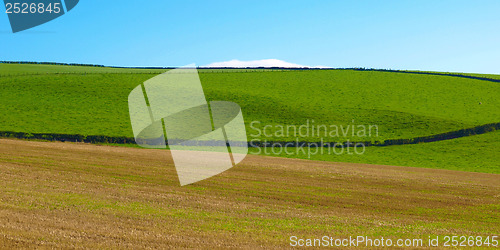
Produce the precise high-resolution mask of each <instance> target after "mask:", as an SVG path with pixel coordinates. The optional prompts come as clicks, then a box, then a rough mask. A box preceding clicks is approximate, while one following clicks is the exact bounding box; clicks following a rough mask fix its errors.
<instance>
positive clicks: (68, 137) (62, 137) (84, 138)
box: [0, 123, 500, 147]
mask: <svg viewBox="0 0 500 250" xmlns="http://www.w3.org/2000/svg"><path fill="white" fill-rule="evenodd" d="M495 130H500V123H490V124H485V125H481V126H477V127H473V128H466V129H461V130H457V131H451V132H446V133H441V134H436V135H429V136H421V137H416V138H410V139H389V140H385V141H382V142H380V141H376V142H372V141H365V142H349V143H347V142H305V141H303V142H301V141H299V142H297V141H266V142H262V141H253V142H248V146H249V147H270V146H273V147H276V146H278V145H281V146H283V147H335V146H337V147H340V146H343V147H354V146H355V144H357V143H362V144H363V145H364V146H365V147H369V146H378V147H382V146H391V145H406V144H418V143H426V142H436V141H444V140H451V139H456V138H461V137H466V136H471V135H479V134H485V133H488V132H493V131H495ZM0 137H3V138H18V139H35V140H48V141H63V142H64V141H71V142H86V143H111V144H135V143H136V141H135V139H134V138H133V137H125V136H105V135H78V134H55V133H25V132H9V131H0ZM158 139H159V140H162V141H163V138H158ZM152 140H153V141H157V139H152ZM200 143H201V144H199V143H197V144H196V145H197V146H215V145H219V146H220V145H224V144H225V142H222V144H221V142H216V141H207V142H200ZM239 143H240V144H241V143H243V142H239ZM153 144H155V143H153ZM167 145H168V143H167Z"/></svg>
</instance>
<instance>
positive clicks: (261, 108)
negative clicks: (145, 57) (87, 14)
mask: <svg viewBox="0 0 500 250" xmlns="http://www.w3.org/2000/svg"><path fill="white" fill-rule="evenodd" d="M28 66H29V67H31V66H33V67H42V68H43V67H48V68H50V67H56V68H57V70H62V69H60V68H64V70H66V68H77V69H78V68H79V67H68V66H47V65H0V67H3V68H0V69H2V73H3V74H5V73H8V72H11V71H15V70H21V69H19V68H22V69H24V68H25V67H28ZM6 67H7V69H5V68H6ZM16 67H17V68H16ZM83 68H84V69H78V70H84V71H87V70H88V69H87V68H85V67H83ZM27 70H30V69H27ZM54 70H56V69H54ZM78 70H77V71H78ZM95 70H96V72H99V71H100V70H103V69H101V68H95ZM113 70H115V69H113ZM116 70H118V71H121V70H126V71H125V72H127V70H128V71H134V70H130V69H116ZM138 72H140V70H138ZM153 76H154V74H69V75H42V76H17V77H2V78H1V79H0V87H1V89H2V91H1V92H0V97H1V99H0V105H1V106H2V110H1V111H0V115H2V116H3V117H5V119H4V121H3V122H2V123H1V124H0V130H13V131H19V132H56V133H80V134H103V135H111V136H132V134H131V129H130V125H129V118H128V106H127V96H128V93H129V92H130V90H132V89H133V88H134V87H136V86H137V85H139V84H140V83H142V82H143V81H145V80H147V79H149V78H151V77H153ZM200 78H201V80H202V84H203V85H204V89H205V92H206V94H207V99H209V100H228V101H234V102H237V103H238V104H239V105H240V106H241V107H242V110H243V113H244V117H245V121H246V122H247V125H248V124H249V123H250V122H251V121H260V122H261V123H262V124H263V125H264V124H274V125H276V124H281V125H286V124H292V125H301V124H304V123H305V122H306V121H307V120H308V119H309V120H314V122H315V124H317V125H318V124H325V125H333V124H334V125H344V126H347V125H349V124H352V120H354V124H376V125H377V126H378V127H379V137H378V138H368V140H370V139H373V140H384V139H390V138H411V137H416V136H422V135H430V134H436V133H442V132H447V131H450V130H457V129H461V128H464V127H472V126H476V125H481V124H485V123H491V122H498V117H500V110H499V109H498V108H497V107H498V106H499V105H500V98H498V97H499V96H498V93H500V85H499V84H496V83H491V82H482V81H478V80H470V79H459V78H453V77H445V76H426V75H411V74H397V73H387V72H359V71H351V70H334V71H285V72H254V73H223V74H221V73H201V74H200ZM479 102H482V103H483V104H482V105H479ZM247 130H248V134H252V133H253V130H251V129H250V127H247ZM295 137H296V136H295V135H293V134H292V135H290V136H288V137H284V138H269V139H276V140H294V139H295ZM349 137H352V136H348V138H349ZM301 139H306V140H317V139H318V137H317V136H309V137H308V138H301ZM325 139H327V140H332V141H336V140H344V139H345V138H325ZM351 139H353V140H358V141H359V140H366V139H367V138H357V137H354V138H351Z"/></svg>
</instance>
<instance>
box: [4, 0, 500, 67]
mask: <svg viewBox="0 0 500 250" xmlns="http://www.w3.org/2000/svg"><path fill="white" fill-rule="evenodd" d="M0 10H1V12H2V13H0V41H1V42H0V44H1V45H2V49H1V50H0V60H14V61H56V62H78V63H91V64H104V65H114V66H182V65H187V64H190V63H196V64H197V65H207V64H210V63H213V62H223V61H229V60H232V59H237V60H242V61H247V60H260V59H279V60H284V61H287V62H291V63H296V64H300V65H309V66H316V65H324V66H330V67H368V68H372V67H373V68H392V69H416V70H434V71H455V72H478V73H496V74H500V29H499V27H500V15H499V13H500V1H498V0H491V1H482V0H480V1H446V0H440V1H436V0H432V1H427V0H422V1H402V0H398V1H342V2H341V1H331V0H325V1H314V0H313V1H293V0H289V1H193V0H184V1H165V0H158V1H156V0H155V1H153V0H151V1H97V0H82V1H80V3H79V4H78V5H77V6H76V7H75V8H74V9H73V10H72V11H70V12H69V13H67V14H66V15H64V16H62V17H60V18H58V19H56V20H53V21H51V22H49V23H46V24H43V25H41V26H38V27H35V28H33V29H30V30H27V31H23V32H19V33H16V34H13V33H12V32H11V29H10V25H9V22H8V18H7V14H5V8H4V7H2V8H1V9H0Z"/></svg>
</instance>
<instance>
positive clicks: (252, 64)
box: [202, 59, 309, 68]
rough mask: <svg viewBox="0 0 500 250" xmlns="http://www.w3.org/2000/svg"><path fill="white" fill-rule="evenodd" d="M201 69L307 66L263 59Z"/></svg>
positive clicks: (212, 64)
mask: <svg viewBox="0 0 500 250" xmlns="http://www.w3.org/2000/svg"><path fill="white" fill-rule="evenodd" d="M202 67H212V68H218V67H220V68H223V67H228V68H246V67H253V68H254V67H266V68H269V67H281V68H305V67H309V66H305V65H300V64H295V63H289V62H285V61H282V60H278V59H264V60H255V61H240V60H236V59H235V60H231V61H226V62H214V63H211V64H208V65H205V66H202Z"/></svg>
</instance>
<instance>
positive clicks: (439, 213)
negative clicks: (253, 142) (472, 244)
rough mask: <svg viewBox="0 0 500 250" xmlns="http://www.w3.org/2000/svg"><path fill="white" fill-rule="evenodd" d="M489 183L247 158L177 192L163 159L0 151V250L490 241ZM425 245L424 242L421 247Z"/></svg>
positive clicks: (104, 149) (25, 145)
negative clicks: (358, 239)
mask: <svg viewBox="0 0 500 250" xmlns="http://www.w3.org/2000/svg"><path fill="white" fill-rule="evenodd" d="M499 214H500V178H499V175H495V174H482V173H469V172H458V171H449V170H436V169H424V168H410V167H394V166H378V165H367V164H349V163H330V162H318V161H307V160H296V159H284V158H274V157H263V156H253V155H249V156H247V158H246V159H245V160H244V161H243V162H242V163H240V164H239V165H238V166H236V167H234V168H232V169H230V170H228V171H226V172H224V173H222V174H220V175H218V176H215V177H212V178H210V179H207V180H204V181H201V182H198V183H195V184H192V185H188V186H184V187H181V186H179V183H178V180H177V176H176V172H175V168H174V166H173V163H172V160H171V158H170V155H169V153H168V151H166V150H148V149H138V148H127V147H112V146H97V145H88V144H81V143H62V142H34V141H21V140H6V139H1V140H0V246H2V247H4V248H10V247H33V246H35V247H42V248H43V247H47V248H51V247H64V248H66V247H70V248H72V247H77V248H79V247H85V248H161V247H204V248H208V247H243V248H254V247H288V246H289V244H290V241H289V237H290V236H292V235H295V236H298V237H301V238H305V237H321V236H323V235H328V236H333V237H348V236H357V235H367V236H373V237H378V236H384V237H389V238H393V239H396V238H399V237H401V238H407V237H417V238H423V239H427V236H428V235H474V236H475V235H482V236H488V235H494V234H498V232H499V231H500V218H499ZM424 242H425V240H424Z"/></svg>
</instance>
